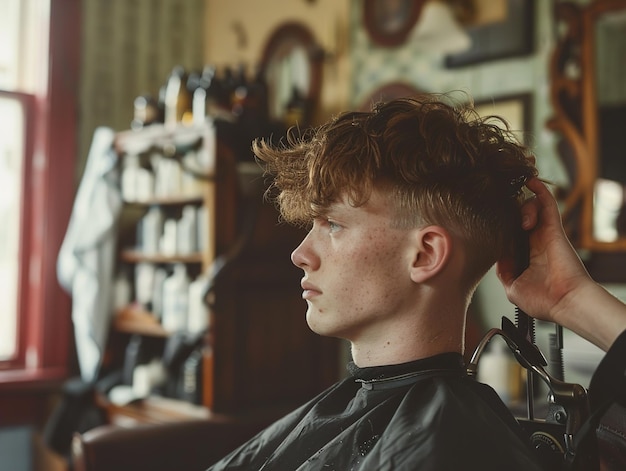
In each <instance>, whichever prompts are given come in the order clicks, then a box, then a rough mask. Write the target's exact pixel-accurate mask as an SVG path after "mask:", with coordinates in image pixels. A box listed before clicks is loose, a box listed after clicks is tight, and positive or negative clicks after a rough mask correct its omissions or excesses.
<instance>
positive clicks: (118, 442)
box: [72, 419, 267, 471]
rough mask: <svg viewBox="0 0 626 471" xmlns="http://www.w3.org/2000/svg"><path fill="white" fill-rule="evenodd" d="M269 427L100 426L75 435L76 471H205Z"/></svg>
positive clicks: (206, 423) (208, 423) (194, 423)
mask: <svg viewBox="0 0 626 471" xmlns="http://www.w3.org/2000/svg"><path fill="white" fill-rule="evenodd" d="M266 425H267V424H266V423H261V422H251V423H241V422H232V421H226V420H224V421H216V420H197V419H196V420H191V421H189V420H188V421H184V422H171V423H160V424H144V425H138V426H134V427H129V428H125V427H120V426H115V425H101V426H98V427H95V428H93V429H91V430H89V431H87V432H84V433H82V434H79V433H76V434H74V437H73V441H72V462H73V469H74V471H113V470H114V471H137V470H138V469H149V470H150V471H201V470H205V469H207V468H208V467H209V466H210V465H211V464H213V463H214V462H216V461H218V460H219V459H220V458H222V457H223V456H225V455H226V454H228V453H229V452H230V451H232V450H234V449H235V448H236V447H237V446H239V445H240V444H242V443H244V442H245V441H246V440H248V439H249V438H251V437H252V436H254V435H255V434H256V433H257V432H258V431H260V430H261V429H262V428H264V427H265V426H266Z"/></svg>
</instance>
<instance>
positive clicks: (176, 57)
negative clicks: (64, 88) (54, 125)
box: [77, 0, 206, 176]
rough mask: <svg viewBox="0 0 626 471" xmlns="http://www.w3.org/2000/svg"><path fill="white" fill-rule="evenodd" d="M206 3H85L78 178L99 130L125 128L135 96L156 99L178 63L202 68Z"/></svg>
mask: <svg viewBox="0 0 626 471" xmlns="http://www.w3.org/2000/svg"><path fill="white" fill-rule="evenodd" d="M205 1H206V0H133V1H127V0H83V2H82V3H83V7H82V12H83V16H82V21H83V28H82V37H81V38H80V41H81V50H82V57H81V82H80V110H79V112H80V129H79V165H78V169H77V176H80V175H81V174H82V172H83V168H84V164H85V161H86V158H87V153H88V150H89V145H90V143H91V138H92V136H93V131H94V129H95V128H96V127H97V126H109V127H111V128H113V129H115V130H116V131H122V130H125V129H128V128H129V127H130V122H131V121H132V119H133V101H134V100H135V98H136V97H137V96H139V95H144V94H150V95H152V96H154V97H156V96H158V93H159V88H160V87H161V86H162V85H163V84H164V83H165V81H166V79H167V77H168V75H169V74H170V72H171V71H172V69H173V68H174V66H176V65H183V66H184V67H186V68H187V69H194V68H201V67H202V59H203V58H202V37H203V30H202V20H203V18H204V13H203V12H204V3H205Z"/></svg>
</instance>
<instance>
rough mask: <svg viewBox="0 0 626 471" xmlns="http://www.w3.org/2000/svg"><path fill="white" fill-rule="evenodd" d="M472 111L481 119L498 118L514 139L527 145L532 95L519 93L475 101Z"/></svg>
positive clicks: (530, 129) (530, 123)
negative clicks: (501, 119)
mask: <svg viewBox="0 0 626 471" xmlns="http://www.w3.org/2000/svg"><path fill="white" fill-rule="evenodd" d="M474 110H475V111H476V112H477V113H478V114H479V115H480V116H482V117H485V116H499V117H501V118H503V119H504V120H505V121H506V122H507V123H508V124H509V129H510V130H511V131H512V132H513V134H514V135H515V137H516V139H517V140H518V141H520V142H521V143H523V144H526V145H529V144H530V142H529V141H530V139H529V135H530V132H531V131H532V125H533V122H532V95H531V94H530V93H519V94H513V95H504V96H499V97H494V98H491V99H488V100H477V101H476V102H475V103H474Z"/></svg>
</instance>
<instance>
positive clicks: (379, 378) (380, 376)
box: [348, 353, 466, 390]
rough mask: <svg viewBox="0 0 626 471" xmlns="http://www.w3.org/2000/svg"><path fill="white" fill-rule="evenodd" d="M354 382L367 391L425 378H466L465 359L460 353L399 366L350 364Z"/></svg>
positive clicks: (388, 387) (437, 356)
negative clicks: (359, 365) (360, 365)
mask: <svg viewBox="0 0 626 471" xmlns="http://www.w3.org/2000/svg"><path fill="white" fill-rule="evenodd" d="M348 371H349V373H350V375H351V376H352V377H353V378H354V380H355V381H356V382H358V383H361V386H362V387H363V388H365V389H370V390H373V389H376V390H380V389H390V388H397V387H401V386H406V385H410V384H413V383H415V382H417V381H419V380H420V379H422V378H424V377H432V376H458V377H461V376H464V375H465V374H466V368H465V363H464V361H463V357H462V355H461V354H459V353H442V354H440V355H435V356H432V357H429V358H423V359H420V360H415V361H411V362H407V363H401V364H398V365H386V366H370V367H365V368H359V367H358V366H357V365H355V364H354V362H350V363H349V364H348Z"/></svg>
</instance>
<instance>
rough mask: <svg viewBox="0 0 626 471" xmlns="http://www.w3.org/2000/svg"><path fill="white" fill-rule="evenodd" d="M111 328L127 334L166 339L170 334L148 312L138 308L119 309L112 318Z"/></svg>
mask: <svg viewBox="0 0 626 471" xmlns="http://www.w3.org/2000/svg"><path fill="white" fill-rule="evenodd" d="M113 328H114V329H115V330H116V331H118V332H123V333H127V334H141V335H149V336H151V337H168V336H169V335H170V333H169V332H168V331H167V330H165V329H164V328H163V326H162V325H161V324H160V322H159V321H158V320H157V319H156V318H155V317H154V316H153V315H152V314H151V313H149V312H147V311H145V310H144V309H142V308H140V307H138V306H128V307H126V308H124V309H120V310H119V311H118V312H117V313H116V315H115V317H114V318H113Z"/></svg>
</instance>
